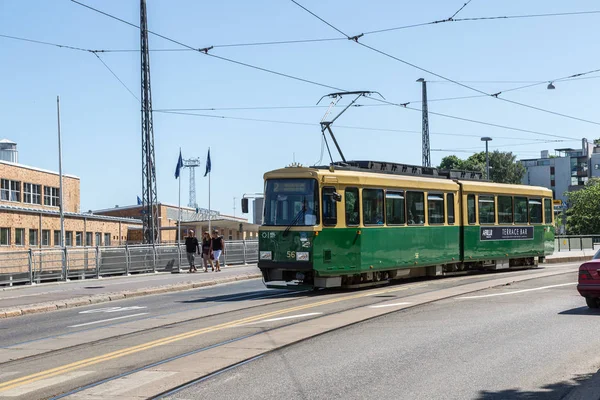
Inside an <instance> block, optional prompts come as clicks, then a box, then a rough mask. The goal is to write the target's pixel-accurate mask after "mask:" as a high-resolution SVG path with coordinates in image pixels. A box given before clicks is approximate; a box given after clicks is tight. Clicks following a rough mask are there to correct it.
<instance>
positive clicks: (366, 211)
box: [362, 189, 384, 225]
mask: <svg viewBox="0 0 600 400" xmlns="http://www.w3.org/2000/svg"><path fill="white" fill-rule="evenodd" d="M362 200H363V221H364V224H365V225H383V224H384V221H383V213H384V208H383V189H363V192H362Z"/></svg>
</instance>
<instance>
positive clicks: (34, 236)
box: [29, 229, 39, 246]
mask: <svg viewBox="0 0 600 400" xmlns="http://www.w3.org/2000/svg"><path fill="white" fill-rule="evenodd" d="M38 244H39V242H38V230H37V229H30V230H29V246H37V245H38Z"/></svg>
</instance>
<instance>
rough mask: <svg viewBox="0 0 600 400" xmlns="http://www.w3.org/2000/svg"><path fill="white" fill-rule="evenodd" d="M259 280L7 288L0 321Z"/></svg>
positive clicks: (109, 281) (573, 257) (202, 278)
mask: <svg viewBox="0 0 600 400" xmlns="http://www.w3.org/2000/svg"><path fill="white" fill-rule="evenodd" d="M594 253H595V251H594V250H583V251H563V252H557V253H554V254H553V255H551V256H548V257H546V262H547V263H548V264H552V263H560V262H579V261H581V262H583V261H586V260H589V259H591V258H592V256H593V255H594ZM542 265H543V264H542ZM260 277H261V274H260V271H259V270H258V268H257V267H256V265H245V266H230V267H223V270H222V272H218V273H217V272H208V273H204V272H198V273H195V274H188V273H185V272H184V273H180V274H171V273H157V274H142V275H131V276H119V277H112V278H102V279H86V280H77V281H71V282H56V283H43V284H39V285H34V286H15V287H8V288H3V289H0V319H1V318H9V317H16V316H20V315H26V314H33V313H39V312H49V311H55V310H59V309H62V308H67V307H68V308H71V307H79V306H85V305H89V304H97V303H105V302H109V301H114V300H120V299H124V298H130V297H139V296H146V295H151V294H158V293H167V292H175V291H180V290H188V289H193V288H198V287H203V286H212V285H218V284H222V283H227V282H234V281H239V280H246V279H254V278H260Z"/></svg>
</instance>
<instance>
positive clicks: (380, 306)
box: [369, 303, 412, 308]
mask: <svg viewBox="0 0 600 400" xmlns="http://www.w3.org/2000/svg"><path fill="white" fill-rule="evenodd" d="M407 304H412V303H392V304H376V305H374V306H369V308H383V307H394V306H405V305H407Z"/></svg>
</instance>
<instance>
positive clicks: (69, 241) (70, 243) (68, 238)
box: [65, 231, 73, 246]
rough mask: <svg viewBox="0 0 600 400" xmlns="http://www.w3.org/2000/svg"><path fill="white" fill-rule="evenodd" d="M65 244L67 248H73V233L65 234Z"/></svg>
mask: <svg viewBox="0 0 600 400" xmlns="http://www.w3.org/2000/svg"><path fill="white" fill-rule="evenodd" d="M65 244H66V245H67V246H73V232H71V231H68V232H65Z"/></svg>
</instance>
